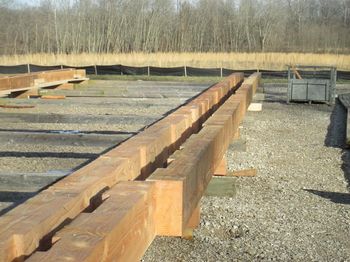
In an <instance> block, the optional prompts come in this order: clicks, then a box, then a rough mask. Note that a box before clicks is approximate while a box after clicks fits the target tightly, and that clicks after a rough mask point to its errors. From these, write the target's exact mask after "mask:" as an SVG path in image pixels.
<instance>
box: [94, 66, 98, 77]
mask: <svg viewBox="0 0 350 262" xmlns="http://www.w3.org/2000/svg"><path fill="white" fill-rule="evenodd" d="M94 68H95V75H97V66H96V65H94Z"/></svg>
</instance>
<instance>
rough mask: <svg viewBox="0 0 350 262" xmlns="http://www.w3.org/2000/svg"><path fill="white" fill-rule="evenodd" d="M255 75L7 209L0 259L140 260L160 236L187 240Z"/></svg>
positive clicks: (235, 78)
mask: <svg viewBox="0 0 350 262" xmlns="http://www.w3.org/2000/svg"><path fill="white" fill-rule="evenodd" d="M259 79H260V75H254V76H252V77H251V78H249V79H248V80H247V81H250V82H248V84H247V83H246V82H245V83H244V84H245V86H246V87H245V88H244V89H243V90H242V92H240V89H238V90H237V91H236V94H234V95H232V94H233V93H234V91H235V89H237V88H238V87H239V86H240V84H241V82H242V80H243V76H242V74H233V75H231V76H230V77H229V78H227V79H226V80H225V81H223V82H222V83H219V84H217V85H215V86H213V87H212V88H209V89H208V90H206V91H205V92H203V93H202V94H201V95H200V96H198V97H197V98H195V99H193V100H192V101H191V102H190V103H188V104H187V105H185V106H183V107H180V108H179V109H178V110H176V111H175V112H174V113H172V114H170V115H169V116H168V117H166V118H164V119H162V120H161V121H159V122H157V123H155V124H154V125H152V126H151V127H149V128H148V129H146V130H145V131H144V132H141V133H139V134H137V135H136V136H134V137H132V138H130V139H129V140H127V141H125V142H124V143H122V144H121V145H119V146H117V147H116V148H114V149H112V150H110V151H109V152H107V153H106V154H104V155H102V156H101V157H99V158H98V159H97V160H95V161H93V162H91V163H90V164H88V165H87V166H84V167H83V168H81V169H80V170H78V171H76V172H74V173H72V174H71V175H69V176H67V177H65V178H63V179H62V180H60V181H58V182H57V183H55V184H54V185H53V186H51V187H49V188H48V189H46V190H44V191H42V192H41V193H39V194H38V195H37V196H35V197H33V198H32V199H30V200H28V201H26V202H25V203H24V204H22V205H20V206H18V207H17V208H15V209H13V210H11V211H10V212H8V213H7V214H5V215H4V216H3V217H1V218H0V260H1V261H13V260H15V259H17V260H24V259H26V258H28V257H29V260H30V261H43V260H44V261H57V260H62V257H64V258H65V259H69V260H70V261H96V258H98V260H99V261H109V260H110V259H111V258H113V259H116V260H118V259H120V261H137V260H139V259H140V258H141V257H142V255H143V253H144V252H145V250H146V249H147V247H148V246H149V244H150V243H151V242H152V240H153V239H154V237H155V236H156V235H167V236H182V237H186V236H187V235H188V234H187V233H188V232H189V230H191V229H193V228H195V227H196V226H197V225H198V222H199V203H200V199H201V197H202V195H203V194H204V191H205V189H206V187H207V185H208V183H209V181H210V179H211V177H212V175H213V174H214V171H215V170H216V169H217V168H218V166H219V165H220V162H221V161H222V159H223V156H224V154H225V151H226V149H227V147H228V146H229V144H230V142H231V140H232V138H233V136H234V131H235V129H237V128H238V127H239V123H240V122H241V120H242V119H243V116H244V113H245V111H246V109H247V106H248V105H249V102H250V101H251V99H252V95H253V94H254V84H255V83H256V82H258V80H259ZM256 85H257V84H256ZM242 87H244V85H242ZM248 96H250V97H248ZM231 107H233V108H234V109H231ZM230 110H231V111H230ZM210 115H212V116H211V117H210V118H209V120H208V121H207V122H206V120H207V118H208V117H209V116H210ZM180 145H181V148H182V150H178V149H179V148H180ZM174 152H175V153H174ZM170 156H171V157H172V158H173V161H172V162H171V163H170V164H169V165H168V166H167V163H168V162H169V161H168V158H169V157H170ZM164 166H166V168H163V167H164ZM135 179H138V180H146V181H132V180H135ZM121 181H129V182H121ZM96 201H97V202H96ZM83 210H93V211H86V212H88V213H84V212H83ZM82 212H83V213H82ZM89 212H90V213H89ZM62 228H63V229H62ZM56 232H57V233H56ZM45 247H46V248H45ZM33 252H34V253H33ZM117 258H118V259H117Z"/></svg>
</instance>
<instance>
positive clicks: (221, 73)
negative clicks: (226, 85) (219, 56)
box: [220, 67, 223, 78]
mask: <svg viewBox="0 0 350 262" xmlns="http://www.w3.org/2000/svg"><path fill="white" fill-rule="evenodd" d="M222 71H223V70H222V67H220V77H221V78H222V75H223V73H222Z"/></svg>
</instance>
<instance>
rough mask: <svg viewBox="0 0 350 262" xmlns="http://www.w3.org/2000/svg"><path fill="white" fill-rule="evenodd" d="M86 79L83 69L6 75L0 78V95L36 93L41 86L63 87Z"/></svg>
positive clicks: (22, 95) (28, 94)
mask: <svg viewBox="0 0 350 262" xmlns="http://www.w3.org/2000/svg"><path fill="white" fill-rule="evenodd" d="M86 80H88V78H86V72H85V70H80V69H79V70H78V69H61V70H52V71H43V72H38V73H30V74H22V75H14V76H6V77H1V78H0V96H6V95H10V94H13V95H14V96H17V97H18V96H21V97H24V96H30V95H38V90H39V89H41V88H50V87H59V86H62V87H65V85H67V84H69V83H80V82H83V81H86Z"/></svg>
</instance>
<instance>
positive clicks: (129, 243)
mask: <svg viewBox="0 0 350 262" xmlns="http://www.w3.org/2000/svg"><path fill="white" fill-rule="evenodd" d="M153 191H154V184H153V183H146V182H124V183H119V184H118V185H116V186H115V187H114V188H113V189H111V190H109V191H108V199H107V200H105V202H104V203H102V205H100V206H99V207H98V208H97V209H96V210H94V211H93V212H92V213H83V214H80V215H79V216H78V217H77V218H76V219H75V220H74V221H73V222H72V223H70V224H69V225H68V226H66V227H65V228H64V229H62V230H61V231H59V232H58V234H57V235H56V236H55V239H56V241H57V242H56V243H54V244H53V247H52V248H51V249H49V250H48V251H47V252H36V253H35V254H34V255H33V256H31V257H30V258H29V259H28V261H48V262H49V261H52V262H56V261H81V262H82V261H91V262H95V261H126V262H127V261H140V259H141V258H142V256H143V254H144V253H145V251H146V250H147V248H148V246H149V245H150V244H151V243H152V241H153V239H154V238H155V236H156V232H155V217H154V214H153V212H154V205H155V202H154V199H153Z"/></svg>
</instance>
